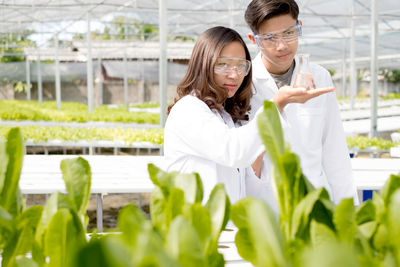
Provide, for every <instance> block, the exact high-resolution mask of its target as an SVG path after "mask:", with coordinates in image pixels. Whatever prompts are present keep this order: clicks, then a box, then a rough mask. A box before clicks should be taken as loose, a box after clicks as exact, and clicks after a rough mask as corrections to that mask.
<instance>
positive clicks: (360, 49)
mask: <svg viewBox="0 0 400 267" xmlns="http://www.w3.org/2000/svg"><path fill="white" fill-rule="evenodd" d="M249 2H250V1H249V0H247V1H244V0H220V1H215V0H168V1H167V9H168V10H167V17H168V25H167V26H168V35H169V38H170V39H171V38H173V37H176V36H187V37H191V38H193V39H196V38H197V36H198V35H199V34H200V33H201V32H203V31H204V30H205V29H207V28H209V27H212V26H216V25H223V26H228V27H232V28H234V29H236V30H237V31H238V32H239V33H240V34H241V35H242V36H243V38H244V39H245V40H246V41H248V40H247V34H248V33H249V29H248V27H247V25H246V23H245V21H244V12H245V10H246V7H247V5H248V3H249ZM297 2H298V4H299V7H300V19H301V20H302V22H303V33H304V34H303V35H304V37H303V38H302V39H301V42H300V44H301V46H300V49H301V51H303V52H309V53H311V54H312V59H313V60H314V61H318V62H321V63H324V64H327V65H331V66H337V65H338V64H340V61H341V60H342V59H345V58H349V40H350V36H351V30H350V26H351V20H352V19H354V24H355V27H356V57H357V64H360V65H359V66H360V67H361V66H366V67H368V66H369V65H368V62H369V59H368V57H369V54H370V51H371V48H370V35H371V22H370V21H371V18H370V14H371V2H372V0H335V1H331V0H298V1H297ZM352 3H354V14H353V15H352V13H351V7H352ZM377 8H378V18H379V38H380V39H379V42H378V45H379V49H378V55H379V57H380V59H379V61H378V62H379V66H380V67H382V66H385V67H393V68H400V61H399V60H400V55H399V54H400V51H399V49H398V44H399V43H400V1H399V0H379V1H378V0H377ZM88 13H89V14H90V19H91V29H92V30H99V31H102V30H103V29H104V27H105V25H109V23H111V22H112V20H113V18H115V17H118V16H122V17H126V18H129V19H134V20H135V21H136V22H137V23H142V24H152V25H155V26H158V23H159V0H131V1H127V0H122V1H121V0H90V1H80V0H29V1H28V0H13V1H1V0H0V37H1V35H3V36H4V35H7V34H10V33H12V34H19V33H22V32H23V31H25V30H33V31H35V32H36V37H35V38H36V39H37V40H40V41H37V44H38V46H41V47H45V46H49V43H48V42H46V41H45V40H48V39H50V38H52V37H53V36H54V35H55V34H58V36H59V38H60V39H62V40H64V39H65V40H68V39H69V40H70V39H71V38H72V36H73V35H74V34H77V33H81V34H83V33H85V32H86V30H87V26H86V20H87V14H88ZM129 23H130V22H129ZM38 36H40V38H39V37H38ZM152 41H157V36H154V38H153V39H152ZM50 45H51V44H50ZM250 46H253V45H252V44H250V43H249V47H250ZM255 49H256V48H255V47H253V50H255Z"/></svg>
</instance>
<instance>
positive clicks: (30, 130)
mask: <svg viewBox="0 0 400 267" xmlns="http://www.w3.org/2000/svg"><path fill="white" fill-rule="evenodd" d="M10 128H11V127H8V126H0V136H5V135H6V133H7V132H8V131H9V130H10ZM21 131H22V135H23V138H24V140H28V139H29V140H33V142H35V143H37V142H46V141H51V140H63V141H75V142H77V141H80V140H85V141H100V140H101V141H116V140H118V141H123V142H124V143H125V144H127V145H130V144H132V143H133V142H143V141H147V142H151V143H154V144H159V145H161V144H163V142H164V136H163V129H124V128H73V127H41V126H24V127H21ZM399 145H400V144H399V143H398V142H392V141H390V140H387V139H383V138H376V137H374V138H372V139H371V138H369V137H367V136H361V135H360V136H355V137H347V146H348V147H349V148H350V149H354V148H357V149H360V150H362V149H367V148H371V147H375V148H378V149H380V150H388V149H390V148H391V147H395V146H399Z"/></svg>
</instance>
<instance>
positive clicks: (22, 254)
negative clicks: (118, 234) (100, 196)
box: [0, 128, 91, 266]
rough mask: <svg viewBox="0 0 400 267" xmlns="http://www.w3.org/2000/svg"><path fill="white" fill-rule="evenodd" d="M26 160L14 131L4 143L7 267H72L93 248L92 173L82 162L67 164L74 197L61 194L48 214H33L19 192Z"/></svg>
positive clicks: (1, 179)
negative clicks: (90, 238) (81, 254)
mask: <svg viewBox="0 0 400 267" xmlns="http://www.w3.org/2000/svg"><path fill="white" fill-rule="evenodd" d="M23 155H24V145H23V141H22V136H21V133H20V130H19V128H13V129H11V130H10V131H9V132H8V134H7V135H6V138H5V139H2V140H0V191H1V194H0V251H1V257H2V262H1V265H2V266H69V265H70V262H71V260H72V259H73V257H72V256H73V255H74V253H75V252H76V251H78V250H79V249H80V248H82V247H83V246H84V245H85V244H86V242H87V241H86V225H87V221H88V220H87V215H86V208H87V204H88V199H89V194H90V183H91V182H90V181H91V175H90V167H89V165H88V163H87V162H86V161H85V160H84V159H82V158H76V159H68V160H63V161H62V163H61V169H62V172H63V179H64V181H65V185H66V191H67V193H68V195H63V194H60V193H58V192H56V193H54V194H52V195H51V196H50V198H49V200H48V201H47V203H46V205H45V207H44V208H43V207H42V206H39V205H34V206H31V207H30V208H28V209H27V208H26V207H25V204H24V203H25V201H24V200H23V197H22V194H21V191H20V189H19V186H18V183H19V179H20V173H21V169H22V162H23ZM28 255H30V256H29V257H28Z"/></svg>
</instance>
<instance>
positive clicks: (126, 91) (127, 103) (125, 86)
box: [123, 49, 129, 110]
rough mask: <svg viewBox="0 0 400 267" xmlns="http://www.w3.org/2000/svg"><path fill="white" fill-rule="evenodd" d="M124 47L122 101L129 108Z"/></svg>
mask: <svg viewBox="0 0 400 267" xmlns="http://www.w3.org/2000/svg"><path fill="white" fill-rule="evenodd" d="M126 57H127V56H126V49H125V52H124V61H123V62H124V102H125V107H126V109H127V110H129V101H128V63H127V58H126Z"/></svg>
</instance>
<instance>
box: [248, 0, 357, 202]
mask: <svg viewBox="0 0 400 267" xmlns="http://www.w3.org/2000/svg"><path fill="white" fill-rule="evenodd" d="M298 15H299V8H298V5H297V4H296V2H295V0H253V1H252V2H251V3H250V4H249V5H248V7H247V10H246V13H245V19H246V22H247V24H248V25H249V27H250V29H251V30H252V33H250V34H249V39H250V40H251V42H252V43H253V44H256V45H257V46H258V47H259V49H260V53H258V55H257V56H256V57H255V59H254V60H253V84H254V90H255V92H254V93H255V95H254V96H253V97H252V100H251V109H252V110H251V111H250V118H252V117H253V116H254V112H255V111H256V110H257V109H258V108H259V107H260V106H261V105H262V104H263V102H264V100H267V99H268V100H273V101H274V102H275V103H276V105H277V107H278V109H279V111H280V115H281V121H282V127H283V131H284V136H285V140H286V141H287V142H289V143H290V145H291V149H292V151H293V152H294V153H296V154H297V155H298V156H299V158H300V163H301V167H302V170H303V173H304V174H305V175H306V177H307V178H308V180H309V181H310V182H311V183H312V184H313V185H314V186H315V187H316V188H320V187H325V188H326V189H327V191H328V192H329V195H330V197H331V199H332V200H333V201H334V202H335V203H338V202H340V200H341V199H343V198H350V197H354V199H355V203H356V204H358V200H357V198H356V195H357V194H356V189H355V186H354V183H353V179H352V169H351V162H350V158H349V153H348V149H347V145H346V138H345V134H344V131H343V126H342V122H341V119H340V112H339V108H338V104H337V99H336V95H335V93H334V92H333V85H332V79H331V76H330V74H329V72H328V71H327V70H326V69H324V68H322V67H321V66H319V65H316V64H310V71H311V74H312V76H313V79H314V80H313V83H312V84H315V87H316V88H317V89H315V88H296V87H293V86H291V85H293V82H294V76H295V75H294V74H296V73H297V72H298V59H297V57H296V52H297V47H298V37H299V36H300V35H301V22H300V21H299V20H298ZM263 162H264V164H263V173H267V172H269V171H270V166H267V165H268V164H269V160H268V158H267V157H266V158H265V160H264V161H263ZM268 176H269V175H268ZM264 179H265V177H264ZM264 194H265V192H264Z"/></svg>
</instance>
